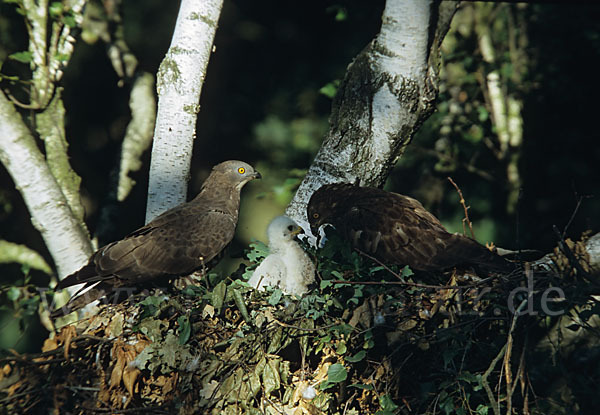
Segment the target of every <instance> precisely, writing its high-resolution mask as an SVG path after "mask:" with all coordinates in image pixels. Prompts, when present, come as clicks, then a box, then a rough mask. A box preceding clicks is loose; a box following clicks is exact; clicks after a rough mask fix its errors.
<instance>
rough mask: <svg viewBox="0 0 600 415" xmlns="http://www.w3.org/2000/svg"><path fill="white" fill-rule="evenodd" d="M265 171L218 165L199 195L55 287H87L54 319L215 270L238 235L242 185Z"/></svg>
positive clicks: (234, 162) (99, 252)
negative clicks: (156, 284)
mask: <svg viewBox="0 0 600 415" xmlns="http://www.w3.org/2000/svg"><path fill="white" fill-rule="evenodd" d="M260 177H261V176H260V173H259V172H257V171H255V170H254V168H253V167H252V166H250V165H249V164H247V163H244V162H242V161H237V160H230V161H225V162H223V163H220V164H218V165H216V166H214V167H213V169H212V171H211V173H210V175H209V176H208V178H207V179H206V180H205V181H204V183H203V184H202V188H201V190H200V193H199V194H198V195H197V196H196V197H195V198H194V199H193V200H191V201H190V202H187V203H183V204H181V205H179V206H176V207H174V208H172V209H169V210H167V211H166V212H164V213H162V214H161V215H159V216H157V217H156V218H155V219H153V220H152V221H150V222H149V223H148V224H147V225H145V226H143V227H141V228H140V229H138V230H136V231H134V232H132V233H130V234H129V235H127V236H126V237H125V238H123V239H121V240H119V241H116V242H112V243H110V244H108V245H106V246H104V247H102V248H100V249H98V250H97V251H96V252H95V253H94V254H93V255H92V256H91V257H90V259H89V261H88V263H87V264H86V265H85V266H84V267H82V268H81V269H80V270H79V271H76V272H74V273H73V274H71V275H69V276H67V277H65V278H64V279H63V280H62V281H60V282H59V283H58V285H57V286H56V289H57V290H58V289H62V288H66V287H70V286H73V285H77V284H82V283H83V284H85V286H84V287H83V288H82V289H86V288H88V287H92V286H93V288H91V289H90V290H89V291H86V292H85V293H82V294H81V295H79V296H74V297H73V298H71V299H70V300H69V302H68V303H67V304H66V305H65V306H63V307H62V308H60V309H57V310H55V311H54V312H53V313H52V316H53V317H57V316H60V315H63V314H68V313H71V312H73V311H76V310H78V309H80V308H82V307H83V306H85V305H86V304H89V303H91V302H92V301H95V300H97V299H99V298H101V297H104V296H106V295H110V294H112V293H116V292H119V291H123V290H126V289H129V288H134V287H137V286H139V285H140V284H143V283H148V282H152V281H156V280H159V279H161V278H167V279H168V278H172V277H179V276H182V275H187V274H190V273H191V272H193V271H195V270H197V269H210V268H211V267H212V266H214V265H215V264H216V262H218V260H219V259H220V257H221V255H220V254H221V253H222V251H223V250H224V248H225V247H226V246H227V245H229V243H230V242H231V240H232V239H233V236H234V234H235V228H236V225H237V222H238V213H239V207H240V193H241V190H242V187H244V185H245V184H246V183H248V182H249V181H250V180H253V179H257V178H260Z"/></svg>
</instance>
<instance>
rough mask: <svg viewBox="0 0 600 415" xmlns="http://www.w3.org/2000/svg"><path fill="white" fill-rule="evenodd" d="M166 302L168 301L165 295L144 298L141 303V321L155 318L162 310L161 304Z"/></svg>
mask: <svg viewBox="0 0 600 415" xmlns="http://www.w3.org/2000/svg"><path fill="white" fill-rule="evenodd" d="M164 301H166V297H165V296H163V295H161V296H157V295H151V296H149V297H146V298H144V299H143V300H142V301H140V305H141V306H142V310H143V312H142V315H141V316H140V319H144V318H146V317H150V316H154V315H155V314H156V313H157V312H158V310H159V309H160V304H162V303H163V302H164Z"/></svg>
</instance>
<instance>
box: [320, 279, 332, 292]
mask: <svg viewBox="0 0 600 415" xmlns="http://www.w3.org/2000/svg"><path fill="white" fill-rule="evenodd" d="M332 285H333V282H332V281H331V280H321V289H322V290H323V289H325V288H327V287H331V286H332Z"/></svg>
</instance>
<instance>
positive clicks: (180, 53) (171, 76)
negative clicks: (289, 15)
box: [146, 0, 223, 222]
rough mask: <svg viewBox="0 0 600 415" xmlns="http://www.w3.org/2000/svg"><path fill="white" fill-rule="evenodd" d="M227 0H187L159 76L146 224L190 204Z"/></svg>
mask: <svg viewBox="0 0 600 415" xmlns="http://www.w3.org/2000/svg"><path fill="white" fill-rule="evenodd" d="M222 6H223V0H182V2H181V8H180V10H179V15H178V17H177V23H176V25H175V32H174V34H173V39H172V41H171V46H170V47H169V50H168V52H167V54H166V56H165V58H164V60H163V61H162V63H161V65H160V69H159V71H158V75H157V92H158V114H157V119H156V127H155V129H154V142H153V147H152V161H151V164H150V182H149V184H148V205H147V207H146V222H148V221H150V220H152V219H153V218H154V217H156V216H157V215H159V214H160V213H162V212H164V211H165V210H167V209H169V208H172V207H174V206H177V205H179V204H181V203H183V202H185V200H186V193H187V183H188V180H189V171H190V162H191V157H192V146H193V141H194V138H195V135H196V116H197V114H198V111H199V110H200V106H199V102H200V91H201V89H202V84H203V82H204V78H205V76H206V68H207V65H208V60H209V58H210V53H211V51H212V48H213V39H214V36H215V32H216V29H217V21H218V19H219V15H220V13H221V8H222Z"/></svg>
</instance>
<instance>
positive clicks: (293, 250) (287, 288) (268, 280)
mask: <svg viewBox="0 0 600 415" xmlns="http://www.w3.org/2000/svg"><path fill="white" fill-rule="evenodd" d="M302 232H303V231H302V228H301V227H300V226H298V224H296V222H294V221H293V220H292V219H290V218H288V217H287V216H278V217H276V218H275V219H273V221H272V222H271V223H270V224H269V226H268V227H267V236H268V238H269V251H270V252H269V255H268V256H267V257H266V258H265V259H264V260H263V261H262V262H261V263H260V265H259V266H258V267H257V268H256V270H255V271H254V273H253V274H252V277H250V280H249V281H248V283H249V284H250V285H252V286H253V287H254V288H256V289H259V290H261V289H264V287H266V286H272V287H279V288H280V289H281V291H283V292H284V293H286V294H294V295H298V296H300V295H302V294H304V293H306V292H307V291H308V285H309V284H311V283H312V282H314V280H315V265H314V264H313V263H312V261H311V260H310V258H309V257H308V255H307V254H306V252H304V250H302V248H301V247H300V245H298V243H297V242H296V241H295V237H296V236H297V235H298V234H300V233H302Z"/></svg>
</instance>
